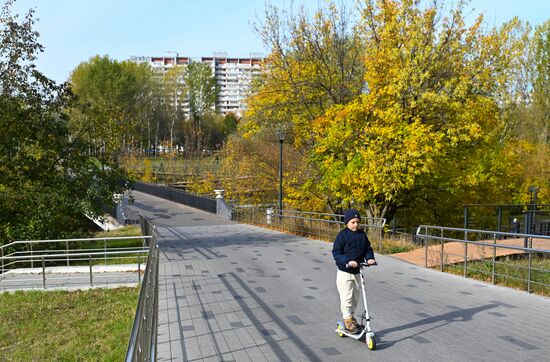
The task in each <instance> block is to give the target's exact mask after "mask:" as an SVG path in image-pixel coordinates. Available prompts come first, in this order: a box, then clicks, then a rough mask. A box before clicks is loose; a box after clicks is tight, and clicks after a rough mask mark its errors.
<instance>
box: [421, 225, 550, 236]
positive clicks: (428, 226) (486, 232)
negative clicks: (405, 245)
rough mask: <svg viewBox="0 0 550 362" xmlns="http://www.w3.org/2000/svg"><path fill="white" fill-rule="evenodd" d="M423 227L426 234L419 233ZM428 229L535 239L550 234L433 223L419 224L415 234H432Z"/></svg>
mask: <svg viewBox="0 0 550 362" xmlns="http://www.w3.org/2000/svg"><path fill="white" fill-rule="evenodd" d="M421 229H424V230H425V232H426V234H420V230H421ZM428 230H438V231H441V230H445V231H460V232H466V233H468V234H491V235H493V234H495V235H498V236H512V237H515V238H536V239H550V236H548V235H538V234H520V233H510V232H504V231H493V230H479V229H464V228H455V227H448V226H434V225H420V226H418V228H417V229H416V235H417V236H426V237H427V236H432V235H428V234H427V232H428Z"/></svg>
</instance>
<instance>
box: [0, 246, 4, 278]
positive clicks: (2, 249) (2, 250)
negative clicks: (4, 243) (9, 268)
mask: <svg viewBox="0 0 550 362" xmlns="http://www.w3.org/2000/svg"><path fill="white" fill-rule="evenodd" d="M0 251H1V252H2V274H4V248H1V249H0Z"/></svg>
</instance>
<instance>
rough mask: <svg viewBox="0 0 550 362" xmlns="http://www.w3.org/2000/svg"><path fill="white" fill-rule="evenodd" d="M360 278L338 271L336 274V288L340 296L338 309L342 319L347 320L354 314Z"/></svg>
mask: <svg viewBox="0 0 550 362" xmlns="http://www.w3.org/2000/svg"><path fill="white" fill-rule="evenodd" d="M360 287H361V276H360V275H359V274H350V273H346V272H343V271H341V270H338V271H337V272H336V288H337V289H338V294H340V309H341V310H342V317H343V318H344V319H348V318H351V317H353V315H354V314H355V306H356V305H357V302H358V301H359V294H360V293H361V291H360Z"/></svg>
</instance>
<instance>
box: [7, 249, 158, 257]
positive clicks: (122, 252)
mask: <svg viewBox="0 0 550 362" xmlns="http://www.w3.org/2000/svg"><path fill="white" fill-rule="evenodd" d="M148 252H149V250H148V248H147V249H141V250H128V251H123V250H122V251H102V252H94V253H63V254H46V255H44V254H40V255H30V256H25V255H21V256H2V257H0V260H30V259H40V260H41V259H50V258H56V257H68V256H95V255H102V256H103V255H118V254H146V253H148Z"/></svg>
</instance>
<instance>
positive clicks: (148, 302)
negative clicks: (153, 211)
mask: <svg viewBox="0 0 550 362" xmlns="http://www.w3.org/2000/svg"><path fill="white" fill-rule="evenodd" d="M140 224H141V228H142V232H143V234H150V236H152V241H151V243H150V246H149V257H148V258H147V266H146V268H145V274H144V275H143V283H142V285H141V288H140V291H139V299H138V304H137V308H136V315H135V318H134V323H133V325H132V331H131V333H130V340H129V341H128V349H127V351H126V361H127V362H130V361H156V360H157V330H158V299H159V296H158V294H159V291H158V284H159V282H158V279H159V248H158V245H157V235H158V233H157V229H156V226H154V225H153V224H152V223H151V222H150V221H149V220H148V219H147V218H146V217H145V216H143V215H142V214H141V213H140Z"/></svg>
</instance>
